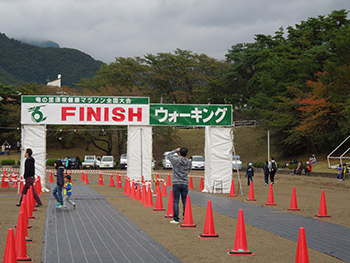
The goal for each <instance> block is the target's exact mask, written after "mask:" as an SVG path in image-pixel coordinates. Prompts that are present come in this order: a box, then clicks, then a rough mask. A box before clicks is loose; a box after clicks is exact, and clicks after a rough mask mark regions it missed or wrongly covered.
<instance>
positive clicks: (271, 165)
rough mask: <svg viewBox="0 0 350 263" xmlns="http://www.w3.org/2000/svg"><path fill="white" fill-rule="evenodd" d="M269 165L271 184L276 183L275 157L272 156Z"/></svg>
mask: <svg viewBox="0 0 350 263" xmlns="http://www.w3.org/2000/svg"><path fill="white" fill-rule="evenodd" d="M268 167H269V175H270V181H271V184H274V183H275V175H276V172H277V162H276V161H275V158H273V157H271V159H270V161H269V166H268Z"/></svg>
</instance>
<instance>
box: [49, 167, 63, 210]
mask: <svg viewBox="0 0 350 263" xmlns="http://www.w3.org/2000/svg"><path fill="white" fill-rule="evenodd" d="M54 166H55V168H56V169H57V174H56V176H57V184H56V187H55V188H54V189H53V191H52V194H53V196H54V197H55V198H56V200H57V204H56V208H62V206H63V198H62V188H63V185H64V173H63V172H64V166H63V164H62V161H61V160H56V161H55V164H54Z"/></svg>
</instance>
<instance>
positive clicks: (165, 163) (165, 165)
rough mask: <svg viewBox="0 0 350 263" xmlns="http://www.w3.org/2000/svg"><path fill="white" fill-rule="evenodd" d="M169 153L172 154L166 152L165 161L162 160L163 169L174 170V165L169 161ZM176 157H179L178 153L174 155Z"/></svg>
mask: <svg viewBox="0 0 350 263" xmlns="http://www.w3.org/2000/svg"><path fill="white" fill-rule="evenodd" d="M168 153H170V152H165V153H164V154H163V160H162V166H163V169H172V168H173V165H172V164H171V162H170V160H169V159H168ZM174 156H175V157H179V156H178V155H177V153H174Z"/></svg>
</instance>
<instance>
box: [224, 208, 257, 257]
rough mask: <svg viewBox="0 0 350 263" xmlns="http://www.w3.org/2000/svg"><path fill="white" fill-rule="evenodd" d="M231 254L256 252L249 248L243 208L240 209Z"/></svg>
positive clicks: (247, 254)
mask: <svg viewBox="0 0 350 263" xmlns="http://www.w3.org/2000/svg"><path fill="white" fill-rule="evenodd" d="M227 254H229V255H230V256H253V255H254V254H253V253H252V252H251V251H249V250H248V244H247V236H246V232H245V225H244V217H243V210H242V209H239V211H238V219H237V228H236V236H235V243H234V245H233V250H231V251H230V252H228V253H227Z"/></svg>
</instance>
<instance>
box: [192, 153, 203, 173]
mask: <svg viewBox="0 0 350 263" xmlns="http://www.w3.org/2000/svg"><path fill="white" fill-rule="evenodd" d="M190 159H191V160H192V170H204V168H205V160H204V157H203V156H201V155H193V156H192V157H191V158H190Z"/></svg>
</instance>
